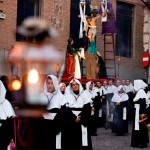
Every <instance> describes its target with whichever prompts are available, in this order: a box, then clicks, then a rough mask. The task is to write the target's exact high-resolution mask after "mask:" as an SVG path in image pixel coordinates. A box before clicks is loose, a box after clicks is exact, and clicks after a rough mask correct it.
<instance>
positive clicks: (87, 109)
mask: <svg viewBox="0 0 150 150" xmlns="http://www.w3.org/2000/svg"><path fill="white" fill-rule="evenodd" d="M72 111H81V113H80V114H79V116H81V121H80V122H75V120H76V115H75V114H73V112H72ZM64 112H65V113H64ZM64 112H63V113H64V115H63V123H62V130H61V133H62V150H92V142H91V136H90V134H89V121H90V115H91V106H90V104H89V103H88V104H85V105H84V107H83V108H66V109H65V110H64ZM81 125H83V126H84V127H87V133H88V146H82V131H81Z"/></svg>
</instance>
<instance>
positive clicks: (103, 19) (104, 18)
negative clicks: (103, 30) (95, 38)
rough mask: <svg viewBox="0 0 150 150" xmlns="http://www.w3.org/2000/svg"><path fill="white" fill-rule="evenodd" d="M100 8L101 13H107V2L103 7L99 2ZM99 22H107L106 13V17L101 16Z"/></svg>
mask: <svg viewBox="0 0 150 150" xmlns="http://www.w3.org/2000/svg"><path fill="white" fill-rule="evenodd" d="M101 8H102V12H103V13H104V12H105V11H107V2H105V6H104V5H103V2H101ZM101 22H107V13H106V16H104V17H103V16H102V18H101Z"/></svg>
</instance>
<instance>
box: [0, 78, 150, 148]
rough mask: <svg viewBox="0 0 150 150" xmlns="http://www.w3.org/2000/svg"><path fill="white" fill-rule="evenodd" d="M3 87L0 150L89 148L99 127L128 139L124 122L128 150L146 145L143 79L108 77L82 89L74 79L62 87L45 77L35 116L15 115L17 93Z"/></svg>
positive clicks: (149, 116) (149, 112) (149, 110)
mask: <svg viewBox="0 0 150 150" xmlns="http://www.w3.org/2000/svg"><path fill="white" fill-rule="evenodd" d="M5 77H6V76H5ZM16 77H17V78H16ZM3 78H4V76H3V77H1V79H3ZM14 78H15V79H17V80H18V79H19V80H20V78H18V76H14ZM7 83H8V82H7ZM6 85H7V84H5V82H4V80H1V81H0V90H1V91H0V93H1V95H0V97H1V100H0V108H1V110H0V111H1V113H0V123H1V126H0V149H1V150H5V149H7V147H8V146H9V147H10V145H11V146H12V145H13V146H14V147H15V146H16V147H17V149H19V150H23V149H28V150H30V149H32V150H34V149H36V150H41V149H47V148H48V149H52V150H56V149H57V150H58V149H61V150H69V149H73V150H77V149H82V150H85V149H86V150H87V149H88V150H92V140H91V136H97V129H98V128H100V127H104V130H105V129H111V132H112V134H114V133H115V134H116V135H117V136H122V135H128V122H129V121H132V124H133V128H132V137H131V145H130V146H132V147H140V148H144V147H147V144H148V143H149V138H148V126H147V124H150V106H149V104H150V100H149V99H150V96H149V95H150V94H149V93H150V88H149V87H150V86H149V85H148V84H147V83H145V82H144V80H142V79H137V80H134V83H133V84H132V83H131V81H130V80H128V79H127V80H119V79H117V80H115V81H114V80H112V79H110V80H104V81H103V82H102V81H100V80H96V81H89V82H87V83H86V84H85V85H83V84H81V82H80V81H79V80H78V79H76V78H73V79H70V82H69V84H67V83H59V82H58V79H57V77H56V76H54V75H48V76H47V77H46V78H45V81H44V83H43V90H42V91H41V92H40V93H39V97H38V98H39V101H40V102H41V104H44V105H45V104H46V111H45V112H43V113H42V114H41V116H38V118H33V117H22V116H21V117H20V116H17V115H16V114H15V108H16V105H15V107H14V102H15V101H18V100H19V99H22V97H21V96H22V94H20V91H21V90H22V89H21V90H17V91H9V88H8V89H7V86H6ZM6 89H7V91H9V94H6ZM8 95H9V96H8ZM12 95H13V97H14V99H12V98H13V97H12ZM6 96H7V98H9V99H8V100H7V99H6ZM31 116H32V115H31ZM10 143H11V144H10ZM12 143H13V144H12Z"/></svg>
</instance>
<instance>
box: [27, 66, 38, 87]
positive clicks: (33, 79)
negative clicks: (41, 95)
mask: <svg viewBox="0 0 150 150" xmlns="http://www.w3.org/2000/svg"><path fill="white" fill-rule="evenodd" d="M38 79H39V77H38V71H37V70H36V69H32V70H30V71H29V74H28V81H29V83H31V84H35V83H37V82H38Z"/></svg>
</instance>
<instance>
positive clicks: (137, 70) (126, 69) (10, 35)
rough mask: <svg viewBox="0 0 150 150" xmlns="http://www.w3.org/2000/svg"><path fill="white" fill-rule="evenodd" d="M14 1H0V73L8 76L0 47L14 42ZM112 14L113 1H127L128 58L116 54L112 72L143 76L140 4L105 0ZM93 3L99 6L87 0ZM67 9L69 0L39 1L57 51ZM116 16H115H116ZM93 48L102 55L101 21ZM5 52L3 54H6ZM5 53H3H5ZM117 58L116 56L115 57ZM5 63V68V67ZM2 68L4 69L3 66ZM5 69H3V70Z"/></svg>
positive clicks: (62, 43)
mask: <svg viewBox="0 0 150 150" xmlns="http://www.w3.org/2000/svg"><path fill="white" fill-rule="evenodd" d="M17 1H18V0H13V1H12V0H11V1H10V0H2V1H0V10H1V11H2V12H3V13H5V15H6V16H5V19H0V50H1V51H0V53H1V54H0V55H1V56H0V57H1V60H0V61H1V62H0V66H1V67H0V75H2V74H9V75H11V71H10V66H9V65H7V64H6V62H5V61H4V60H2V57H3V56H4V53H3V50H6V51H8V50H9V49H10V48H11V47H12V46H13V44H15V42H16V37H15V34H14V32H15V30H16V26H17V24H16V22H17V21H16V20H17ZM109 1H110V2H111V3H112V5H113V9H114V12H115V15H116V10H117V4H118V3H117V2H122V3H127V4H131V5H132V6H133V9H132V14H133V16H132V34H131V35H132V41H131V57H130V58H129V57H124V56H119V57H118V56H116V75H117V76H119V78H120V79H126V78H129V79H132V80H133V79H136V78H146V71H145V69H144V68H143V66H142V53H143V49H144V48H143V22H144V10H143V6H144V5H143V3H142V2H141V1H140V0H109ZM91 4H92V5H94V6H98V8H99V6H100V1H98V0H91ZM70 11H71V0H41V1H40V16H41V17H42V18H45V19H46V20H47V21H48V23H49V25H50V26H52V27H54V28H56V29H57V31H58V38H57V40H56V41H55V42H56V43H55V44H56V45H57V48H58V49H59V50H62V51H65V50H66V46H67V39H68V37H69V36H70ZM116 18H117V16H116ZM96 43H97V50H99V51H100V52H101V54H102V57H104V36H103V35H102V34H101V22H100V20H98V21H97V36H96ZM6 54H7V53H6ZM6 54H5V55H6ZM118 58H119V59H118ZM6 65H7V67H6ZM3 66H5V67H3ZM4 68H5V69H4ZM6 68H7V69H6Z"/></svg>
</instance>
